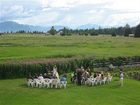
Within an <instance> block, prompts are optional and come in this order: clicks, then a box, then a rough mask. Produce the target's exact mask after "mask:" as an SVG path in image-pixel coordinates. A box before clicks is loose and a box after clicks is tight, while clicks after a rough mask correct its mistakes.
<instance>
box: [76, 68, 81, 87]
mask: <svg viewBox="0 0 140 105" xmlns="http://www.w3.org/2000/svg"><path fill="white" fill-rule="evenodd" d="M81 80H82V70H81V69H77V83H78V85H81Z"/></svg>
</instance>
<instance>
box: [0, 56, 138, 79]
mask: <svg viewBox="0 0 140 105" xmlns="http://www.w3.org/2000/svg"><path fill="white" fill-rule="evenodd" d="M135 62H140V57H139V56H136V57H116V58H109V59H104V58H103V59H95V58H83V59H74V60H67V61H53V62H51V61H50V62H48V63H39V64H31V63H30V64H18V63H17V64H0V79H7V78H22V77H26V76H27V75H28V74H35V73H37V74H40V73H44V72H46V67H47V70H50V71H51V70H52V68H53V66H54V65H56V66H57V68H58V72H59V73H60V74H62V73H69V72H72V71H74V70H75V69H76V68H77V67H81V66H83V67H85V68H87V67H89V68H91V69H93V68H99V67H107V68H108V66H109V64H113V65H114V66H116V67H119V66H123V65H133V64H134V63H135Z"/></svg>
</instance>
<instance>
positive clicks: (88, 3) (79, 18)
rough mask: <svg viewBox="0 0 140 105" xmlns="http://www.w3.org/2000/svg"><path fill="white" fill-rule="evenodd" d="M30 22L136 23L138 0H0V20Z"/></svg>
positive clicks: (139, 20)
mask: <svg viewBox="0 0 140 105" xmlns="http://www.w3.org/2000/svg"><path fill="white" fill-rule="evenodd" d="M3 21H16V22H18V23H22V24H30V25H43V26H45V25H64V26H69V27H77V26H79V25H83V24H98V25H104V26H116V25H117V26H123V25H125V24H126V23H128V24H130V25H131V26H134V25H137V24H138V23H140V0H0V22H3Z"/></svg>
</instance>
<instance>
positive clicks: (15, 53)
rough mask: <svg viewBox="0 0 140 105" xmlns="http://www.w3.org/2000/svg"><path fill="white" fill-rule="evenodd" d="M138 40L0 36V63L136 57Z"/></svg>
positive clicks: (102, 37) (106, 37) (139, 52)
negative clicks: (88, 57)
mask: <svg viewBox="0 0 140 105" xmlns="http://www.w3.org/2000/svg"><path fill="white" fill-rule="evenodd" d="M139 54H140V39H139V38H132V37H121V36H120V37H111V36H108V35H102V36H78V35H73V36H63V37H62V36H58V35H55V36H46V35H39V34H34V35H32V34H7V35H2V36H0V62H4V61H7V60H31V59H33V60H34V59H35V60H38V59H46V58H47V59H48V58H72V57H87V56H92V57H96V58H107V57H117V56H139Z"/></svg>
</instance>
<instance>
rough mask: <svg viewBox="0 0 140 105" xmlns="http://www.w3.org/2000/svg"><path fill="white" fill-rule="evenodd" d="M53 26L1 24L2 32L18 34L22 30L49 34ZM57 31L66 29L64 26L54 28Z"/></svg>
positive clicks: (10, 22)
mask: <svg viewBox="0 0 140 105" xmlns="http://www.w3.org/2000/svg"><path fill="white" fill-rule="evenodd" d="M51 27H52V26H46V27H43V26H32V25H25V24H19V23H16V22H13V21H6V22H1V23H0V32H11V31H12V32H16V31H20V30H24V31H26V32H28V31H31V32H33V31H40V32H47V31H48V30H49V29H50V28H51ZM54 28H55V29H56V30H60V29H62V28H64V26H54Z"/></svg>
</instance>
